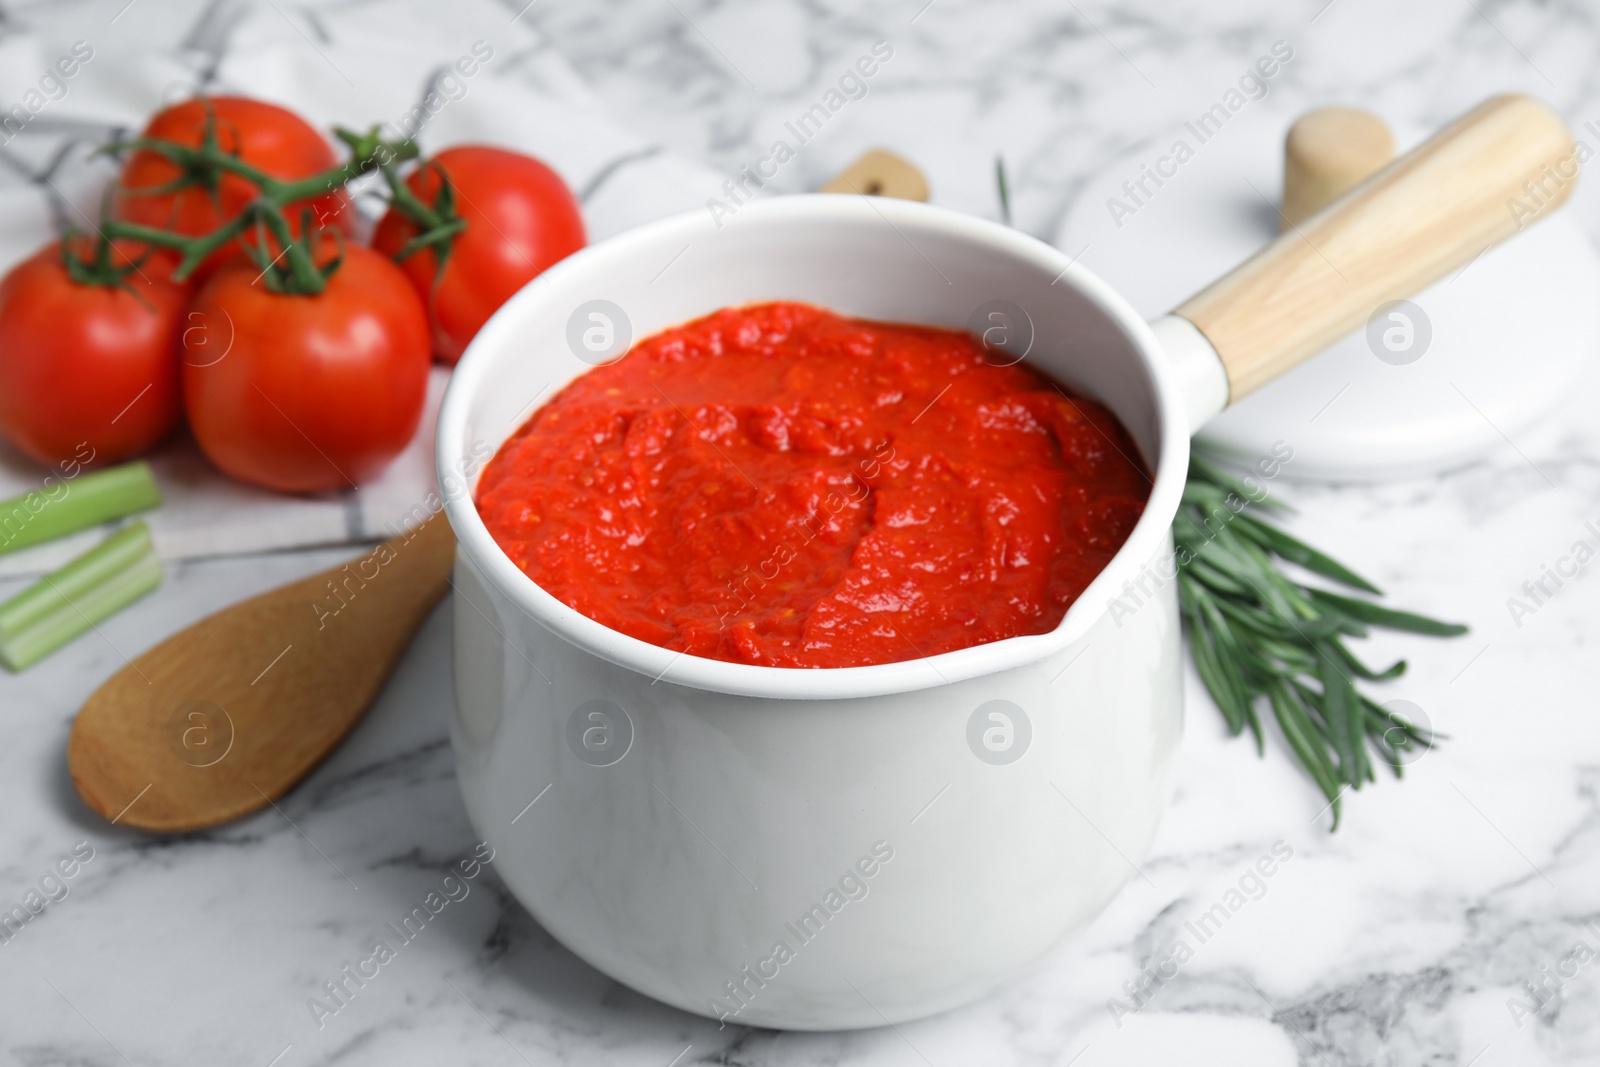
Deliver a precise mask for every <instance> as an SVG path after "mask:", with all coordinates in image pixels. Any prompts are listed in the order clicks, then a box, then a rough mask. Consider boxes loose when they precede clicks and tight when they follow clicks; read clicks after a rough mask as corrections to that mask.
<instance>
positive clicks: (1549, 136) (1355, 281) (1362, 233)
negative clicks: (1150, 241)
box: [1175, 95, 1578, 403]
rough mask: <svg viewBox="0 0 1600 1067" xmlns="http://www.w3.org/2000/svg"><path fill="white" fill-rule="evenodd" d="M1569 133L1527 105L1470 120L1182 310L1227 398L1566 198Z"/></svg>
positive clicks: (1572, 152)
mask: <svg viewBox="0 0 1600 1067" xmlns="http://www.w3.org/2000/svg"><path fill="white" fill-rule="evenodd" d="M1577 177H1578V156H1577V151H1576V148H1575V146H1574V143H1573V137H1572V131H1571V130H1569V129H1568V128H1567V124H1566V123H1565V122H1563V121H1562V119H1561V117H1560V116H1559V115H1557V114H1556V113H1555V112H1554V111H1552V110H1551V109H1550V108H1549V107H1547V106H1546V105H1545V104H1543V103H1541V102H1540V101H1538V100H1535V99H1534V98H1532V97H1529V96H1515V95H1511V96H1497V97H1493V98H1491V99H1489V100H1487V101H1485V102H1484V103H1482V104H1480V105H1479V106H1478V107H1476V108H1474V109H1473V110H1471V111H1469V112H1467V114H1465V115H1463V116H1462V117H1461V118H1459V119H1457V120H1456V121H1455V122H1453V123H1451V124H1450V125H1449V126H1447V127H1445V128H1444V129H1443V130H1441V131H1439V133H1437V134H1435V135H1434V136H1433V137H1432V138H1430V139H1429V140H1427V141H1426V142H1424V143H1423V144H1421V145H1419V146H1418V147H1417V148H1415V149H1413V150H1412V151H1411V152H1409V153H1407V154H1406V155H1405V156H1402V157H1401V158H1400V159H1397V160H1395V161H1394V162H1393V163H1391V164H1389V166H1387V167H1385V168H1384V169H1383V170H1381V171H1379V172H1378V173H1377V174H1374V175H1373V176H1372V177H1371V178H1368V179H1367V180H1366V181H1365V182H1363V183H1361V184H1360V185H1358V186H1356V187H1355V188H1354V189H1352V190H1350V191H1349V192H1348V193H1346V194H1345V195H1344V196H1342V197H1340V198H1339V199H1338V200H1335V201H1334V202H1333V203H1332V204H1329V205H1328V206H1327V207H1325V208H1323V209H1322V210H1321V211H1319V212H1318V213H1317V214H1315V215H1313V216H1311V217H1310V218H1308V219H1306V220H1304V221H1303V222H1300V223H1299V224H1297V225H1295V226H1293V227H1292V228H1286V229H1285V231H1284V232H1283V233H1282V234H1281V235H1280V236H1279V237H1278V238H1277V240H1275V241H1273V242H1272V243H1271V244H1269V245H1267V247H1266V248H1264V249H1262V250H1261V251H1260V252H1258V253H1257V254H1256V255H1254V256H1253V257H1251V258H1250V259H1248V260H1246V261H1245V262H1244V263H1243V264H1241V265H1240V266H1238V267H1236V268H1235V269H1234V270H1233V271H1232V272H1231V273H1229V274H1227V275H1225V276H1224V277H1222V278H1221V279H1219V280H1218V281H1216V282H1213V283H1212V284H1211V285H1210V286H1208V287H1207V288H1206V289H1204V290H1202V291H1201V292H1200V293H1198V294H1196V295H1195V296H1192V297H1190V298H1189V299H1188V300H1187V301H1185V302H1184V303H1183V304H1181V305H1180V306H1179V307H1178V308H1177V309H1176V311H1175V314H1177V315H1180V316H1182V317H1183V318H1185V319H1188V320H1189V321H1190V322H1192V323H1194V325H1195V326H1196V327H1198V328H1199V330H1200V332H1201V333H1203V334H1204V335H1205V336H1206V339H1207V340H1209V341H1210V342H1211V345H1212V347H1213V348H1215V349H1216V350H1217V354H1218V355H1219V356H1221V357H1222V364H1223V367H1224V369H1225V370H1226V371H1227V375H1228V386H1229V394H1230V395H1229V402H1230V403H1232V402H1234V401H1237V400H1238V399H1239V398H1240V397H1242V396H1244V395H1245V394H1246V393H1249V392H1250V391H1251V390H1253V389H1256V388H1258V387H1259V386H1262V385H1264V384H1266V383H1267V382H1269V381H1271V380H1272V379H1273V378H1276V377H1277V376H1278V375H1280V374H1282V373H1283V372H1284V371H1286V370H1288V369H1290V368H1291V367H1294V366H1295V365H1297V364H1299V363H1300V362H1301V361H1302V360H1304V359H1306V358H1307V357H1308V356H1310V355H1312V354H1313V353H1315V352H1318V351H1320V350H1321V349H1323V348H1326V347H1327V346H1328V345H1329V344H1331V343H1332V342H1333V341H1335V340H1337V339H1338V338H1339V337H1342V336H1343V335H1344V334H1346V333H1349V332H1350V331H1351V330H1352V329H1354V328H1356V327H1357V326H1360V325H1361V324H1363V323H1364V322H1366V321H1367V319H1368V318H1369V316H1371V315H1372V314H1373V312H1375V311H1376V310H1377V309H1378V307H1379V306H1380V305H1382V304H1384V303H1386V302H1388V301H1391V300H1398V299H1400V298H1402V297H1407V296H1410V295H1412V294H1414V293H1416V292H1418V291H1419V290H1421V289H1423V288H1425V287H1427V286H1428V285H1431V284H1432V283H1433V282H1435V281H1438V280H1439V279H1440V278H1443V277H1444V276H1445V275H1447V274H1449V273H1450V272H1451V271H1454V270H1457V269H1459V268H1461V267H1464V266H1466V265H1467V264H1469V263H1471V262H1472V260H1473V259H1475V258H1476V257H1477V256H1479V255H1480V254H1482V253H1483V252H1484V251H1485V250H1486V249H1488V248H1489V247H1490V246H1491V245H1493V244H1495V243H1497V242H1499V241H1502V240H1504V239H1505V238H1507V237H1510V236H1511V235H1512V234H1514V233H1516V232H1517V231H1518V230H1520V229H1522V228H1523V227H1524V226H1527V225H1528V224H1529V223H1531V222H1535V221H1537V220H1539V219H1541V218H1543V217H1545V216H1546V215H1547V214H1549V213H1550V212H1551V211H1552V210H1553V209H1554V208H1556V207H1557V206H1559V205H1560V204H1561V203H1562V202H1563V201H1564V200H1566V198H1567V196H1568V194H1569V193H1571V191H1572V187H1573V186H1574V185H1575V184H1576V183H1577Z"/></svg>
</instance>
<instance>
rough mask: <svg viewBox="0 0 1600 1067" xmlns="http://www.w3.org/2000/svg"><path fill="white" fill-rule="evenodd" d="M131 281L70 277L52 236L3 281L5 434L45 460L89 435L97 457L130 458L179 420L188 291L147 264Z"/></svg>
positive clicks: (0, 355) (0, 418) (64, 454)
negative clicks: (180, 351) (180, 346)
mask: <svg viewBox="0 0 1600 1067" xmlns="http://www.w3.org/2000/svg"><path fill="white" fill-rule="evenodd" d="M119 251H121V249H119ZM126 284H127V286H128V287H129V288H118V287H112V286H103V285H82V284H79V283H78V282H75V281H73V280H72V277H71V275H69V274H68V273H67V268H66V267H65V266H64V265H63V264H62V262H61V245H60V243H59V242H55V241H52V242H51V243H50V244H47V245H45V246H44V247H43V248H41V249H39V251H38V252H36V253H34V254H33V256H31V257H30V258H28V259H25V260H23V261H22V262H21V263H19V264H18V265H17V266H16V267H14V268H13V269H12V270H11V272H10V273H9V274H7V275H6V276H5V279H4V280H3V281H0V432H3V433H4V434H5V436H6V438H7V439H8V440H10V441H11V443H12V444H14V445H16V446H17V447H18V448H20V449H21V450H22V451H24V452H26V453H27V454H28V455H30V456H32V457H33V458H34V459H36V460H38V461H39V462H41V463H59V462H61V461H63V460H66V459H68V458H71V457H72V456H73V455H74V453H75V452H76V450H77V449H78V448H79V446H80V445H82V444H84V443H85V442H87V444H88V445H89V447H90V448H92V449H93V450H94V451H93V455H94V459H95V461H96V462H115V461H117V460H121V459H128V458H130V457H132V456H137V455H139V454H140V453H141V452H144V451H145V450H147V449H148V448H150V446H152V445H154V444H155V443H156V442H158V441H160V440H161V439H162V438H163V437H165V436H166V435H167V433H168V431H170V430H171V429H172V426H173V424H174V423H175V422H177V419H178V358H177V355H176V351H177V341H178V333H179V330H180V329H181V328H182V316H183V310H184V306H185V304H186V303H187V301H188V294H189V289H188V287H187V286H183V285H179V284H177V283H175V282H170V281H167V280H165V279H164V278H161V277H159V276H158V275H152V274H149V273H148V272H146V273H141V272H140V271H134V272H132V273H131V274H129V275H127V277H126ZM130 288H131V290H132V291H130ZM78 458H79V459H82V458H83V457H82V456H81V455H80V456H79V457H78Z"/></svg>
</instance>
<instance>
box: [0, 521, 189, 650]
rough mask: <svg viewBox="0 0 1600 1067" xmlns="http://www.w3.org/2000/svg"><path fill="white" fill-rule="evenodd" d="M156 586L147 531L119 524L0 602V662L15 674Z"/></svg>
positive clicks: (158, 575) (141, 525) (157, 572)
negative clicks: (113, 531)
mask: <svg viewBox="0 0 1600 1067" xmlns="http://www.w3.org/2000/svg"><path fill="white" fill-rule="evenodd" d="M160 584H161V561H160V560H158V559H157V558H156V554H155V549H154V547H153V546H152V545H151V543H150V530H149V528H148V527H146V526H145V524H144V523H142V522H135V523H132V524H130V525H128V526H125V527H123V528H122V529H121V530H118V531H117V532H116V533H114V534H112V535H111V536H110V537H108V538H107V539H106V540H104V541H102V542H101V543H100V544H99V545H97V546H96V547H94V548H92V549H90V550H89V551H88V552H85V553H84V554H83V555H81V556H79V557H78V558H77V559H75V560H73V561H72V562H71V563H68V564H67V565H66V566H64V567H62V568H61V569H60V570H58V571H54V572H52V573H50V574H47V575H45V576H44V577H43V578H40V579H39V580H38V581H37V582H35V583H34V584H33V585H30V586H28V588H26V589H24V590H23V591H22V592H20V593H18V594H17V595H16V596H14V597H12V598H11V599H10V600H8V601H6V602H5V603H4V604H0V663H3V664H5V666H6V667H7V668H8V669H10V670H13V671H20V670H22V669H23V668H24V667H27V666H29V665H30V664H33V663H36V662H38V661H39V660H40V659H43V658H44V657H45V656H47V655H49V654H50V653H52V652H54V651H55V650H56V649H58V648H60V647H61V646H62V645H64V644H66V643H67V642H68V641H70V640H72V639H73V638H74V637H77V636H78V635H79V634H81V633H83V632H84V631H85V630H87V629H89V628H90V627H91V626H93V625H94V624H95V623H98V622H100V621H101V620H102V619H105V618H108V617H110V616H111V615H114V614H115V613H117V612H118V611H121V610H122V609H123V608H125V607H127V606H128V605H129V604H131V603H133V602H134V601H135V600H138V599H139V598H140V597H142V596H144V595H145V594H146V593H148V592H150V591H151V590H152V589H154V588H155V587H156V586H158V585H160Z"/></svg>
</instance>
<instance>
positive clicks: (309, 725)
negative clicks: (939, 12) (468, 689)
mask: <svg viewBox="0 0 1600 1067" xmlns="http://www.w3.org/2000/svg"><path fill="white" fill-rule="evenodd" d="M454 559H455V538H454V536H453V535H452V534H451V531H450V524H449V523H448V522H446V521H445V518H444V516H443V515H440V514H435V515H434V516H432V517H431V518H429V519H428V520H427V521H425V522H423V523H422V524H421V525H420V526H418V527H417V528H416V529H414V530H412V531H410V532H408V533H405V534H401V535H400V536H399V537H395V538H393V539H391V540H388V541H385V542H384V543H383V544H381V545H379V546H377V547H376V548H374V549H373V550H372V551H370V552H368V553H367V554H366V555H365V556H362V557H361V558H359V559H357V560H354V561H352V562H350V563H347V564H345V565H344V566H341V567H335V568H333V569H332V570H327V571H323V572H322V573H320V574H314V575H312V576H311V577H309V578H304V579H301V580H300V581H298V582H294V583H293V584H291V585H286V586H283V587H282V588H279V589H274V590H272V591H271V592H267V593H262V594H261V595H260V596H257V597H254V598H252V599H250V600H246V601H244V602H242V603H239V604H235V605H233V606H232V607H229V608H224V609H223V610H222V611H219V612H217V613H216V614H215V615H211V616H209V617H207V618H204V619H202V620H200V621H199V622H197V623H195V624H194V625H193V626H190V627H189V628H188V629H186V630H183V631H180V632H179V633H176V634H174V635H173V636H171V637H169V638H167V639H166V640H165V641H163V642H161V644H159V645H157V646H156V647H155V648H152V649H150V650H149V651H148V652H146V653H144V654H143V655H141V656H139V657H138V658H137V659H135V660H133V661H132V662H131V663H129V664H128V665H127V666H126V667H124V668H123V669H122V670H120V671H118V672H117V673H116V674H114V675H112V677H111V679H110V680H109V681H108V682H106V683H105V684H104V685H102V686H101V687H100V688H99V689H97V690H96V691H95V693H94V695H93V696H91V697H90V698H89V700H88V702H87V703H85V704H84V706H83V710H82V711H80V712H79V713H78V719H77V721H76V722H75V723H73V726H72V736H71V739H70V740H69V741H68V742H67V767H68V769H69V770H70V771H71V773H72V781H73V784H74V785H76V786H77V787H78V793H79V795H80V796H82V797H83V799H84V802H85V803H87V804H88V805H89V806H90V807H91V808H93V809H94V810H95V811H97V812H99V813H100V814H101V815H104V816H105V817H106V818H108V819H111V820H112V821H113V822H120V823H122V824H124V825H128V826H137V827H139V828H141V829H145V830H160V831H167V832H181V831H186V830H199V829H202V828H204V827H207V826H215V825H216V824H217V823H221V822H227V821H228V820H230V819H237V818H238V817H239V816H241V815H245V814H248V813H249V812H252V811H255V810H256V809H257V808H260V807H264V806H265V805H266V804H268V803H269V802H270V801H271V800H273V799H274V798H276V797H279V796H281V795H283V794H284V793H285V792H287V791H288V790H289V789H290V788H291V787H293V786H294V784H295V783H296V782H298V781H299V780H300V779H301V778H303V777H305V775H306V774H307V773H308V772H310V770H311V769H312V768H313V767H315V766H316V765H317V764H318V763H320V762H322V760H323V759H324V758H325V757H326V756H327V755H328V753H329V752H331V751H332V750H333V748H334V746H335V745H337V744H338V743H339V742H340V741H341V740H342V739H343V738H344V736H345V734H347V733H349V732H350V729H351V728H352V727H353V726H355V724H356V722H357V721H359V720H360V718H361V716H362V715H363V714H364V713H365V712H366V710H367V708H368V706H370V705H371V704H372V702H373V700H374V699H375V698H376V697H377V695H378V692H379V691H380V690H381V689H382V688H383V684H384V682H385V681H386V680H387V679H388V677H389V674H390V672H391V671H393V670H394V666H395V663H396V662H397V661H398V660H399V659H400V655H401V653H403V652H404V651H405V649H406V646H407V645H408V644H409V643H410V641H411V637H412V635H413V634H415V633H416V631H417V628H418V627H419V626H421V625H422V621H423V620H424V619H426V618H427V617H428V613H429V611H431V610H432V608H433V606H434V604H436V603H438V601H439V598H440V597H441V596H443V595H444V591H445V589H446V588H447V587H448V586H449V581H450V566H451V564H452V562H453V561H454Z"/></svg>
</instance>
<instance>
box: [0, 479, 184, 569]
mask: <svg viewBox="0 0 1600 1067" xmlns="http://www.w3.org/2000/svg"><path fill="white" fill-rule="evenodd" d="M159 503H161V491H160V490H159V489H157V488H156V480H155V478H154V477H152V476H151V474H150V465H149V464H148V463H145V462H144V461H143V460H140V461H138V462H135V463H124V464H122V466H120V467H111V468H108V469H106V470H103V471H95V472H94V473H93V474H82V475H79V476H78V477H76V478H72V479H59V480H58V481H57V483H56V484H55V485H53V486H51V487H50V488H49V489H35V490H34V491H33V492H31V493H24V494H22V495H21V496H14V497H12V498H11V499H10V500H0V552H11V551H13V550H15V549H18V548H26V547H27V546H28V545H36V544H38V543H39V542H41V541H51V540H54V539H55V538H57V537H64V536H66V535H67V534H69V533H76V532H77V531H79V530H86V529H88V528H89V527H91V526H99V525H100V524H101V523H103V522H110V521H111V520H112V519H120V518H122V517H123V516H124V515H132V514H133V513H134V512H136V511H146V510H148V509H150V508H153V507H155V506H156V505H157V504H159Z"/></svg>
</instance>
